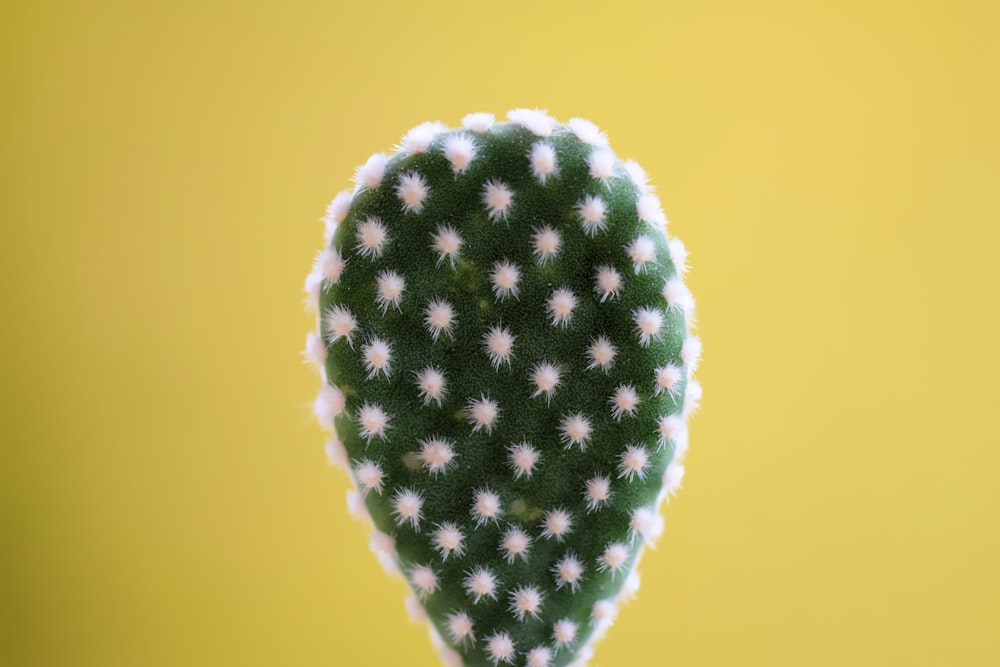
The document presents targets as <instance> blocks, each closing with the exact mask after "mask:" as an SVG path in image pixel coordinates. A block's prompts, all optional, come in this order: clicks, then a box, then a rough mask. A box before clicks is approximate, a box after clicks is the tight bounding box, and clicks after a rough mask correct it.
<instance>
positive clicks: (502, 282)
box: [490, 260, 521, 301]
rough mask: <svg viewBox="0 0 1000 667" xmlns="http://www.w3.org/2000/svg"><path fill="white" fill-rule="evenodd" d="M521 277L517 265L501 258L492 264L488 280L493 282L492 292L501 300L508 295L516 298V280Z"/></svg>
mask: <svg viewBox="0 0 1000 667" xmlns="http://www.w3.org/2000/svg"><path fill="white" fill-rule="evenodd" d="M520 279H521V272H520V271H518V269H517V265H515V264H513V263H511V262H508V261H507V260H502V261H499V262H497V263H496V264H494V265H493V271H492V272H491V273H490V282H491V283H493V293H494V294H495V295H496V297H497V298H498V299H500V300H501V301H503V300H504V299H506V298H507V297H509V296H512V297H514V298H517V282H518V281H519V280H520Z"/></svg>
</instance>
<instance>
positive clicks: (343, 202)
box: [323, 190, 352, 244]
mask: <svg viewBox="0 0 1000 667" xmlns="http://www.w3.org/2000/svg"><path fill="white" fill-rule="evenodd" d="M351 200H352V197H351V191H350V190H343V191H341V192H338V193H337V196H336V197H334V198H333V201H331V202H330V204H329V205H328V206H327V207H326V215H324V216H323V225H324V228H323V241H324V242H325V243H327V244H329V243H330V240H331V239H332V238H333V233H334V232H335V231H337V227H338V225H340V223H342V222H343V221H344V220H346V219H347V214H348V213H350V211H351Z"/></svg>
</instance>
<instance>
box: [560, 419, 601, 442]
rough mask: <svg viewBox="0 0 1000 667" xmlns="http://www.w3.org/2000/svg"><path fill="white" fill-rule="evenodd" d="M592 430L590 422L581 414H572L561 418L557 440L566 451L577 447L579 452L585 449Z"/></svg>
mask: <svg viewBox="0 0 1000 667" xmlns="http://www.w3.org/2000/svg"><path fill="white" fill-rule="evenodd" d="M592 430H593V427H592V426H591V424H590V420H589V419H587V418H586V417H584V416H583V415H582V414H581V413H579V412H574V413H573V414H570V415H564V416H563V418H562V421H561V422H560V424H559V439H560V440H561V441H562V442H563V445H565V447H566V449H569V448H570V447H572V446H573V445H577V446H578V447H579V448H580V451H584V450H585V449H586V448H587V441H588V440H590V433H591V431H592Z"/></svg>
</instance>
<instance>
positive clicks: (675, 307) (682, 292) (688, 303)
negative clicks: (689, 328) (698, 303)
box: [661, 276, 694, 313]
mask: <svg viewBox="0 0 1000 667" xmlns="http://www.w3.org/2000/svg"><path fill="white" fill-rule="evenodd" d="M661 294H663V300H664V301H666V302H667V310H670V311H673V312H677V311H683V312H685V313H690V312H691V311H693V310H694V297H693V296H691V290H689V289H688V288H687V285H685V284H684V281H683V280H681V279H680V278H677V277H676V276H675V277H673V278H671V279H670V280H668V281H667V282H666V283H664V284H663V291H662V292H661Z"/></svg>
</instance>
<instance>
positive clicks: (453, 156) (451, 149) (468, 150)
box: [444, 133, 476, 174]
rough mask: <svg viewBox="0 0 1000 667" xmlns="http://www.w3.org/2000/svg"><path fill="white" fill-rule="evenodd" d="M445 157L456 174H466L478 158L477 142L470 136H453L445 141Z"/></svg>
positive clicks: (463, 134)
mask: <svg viewBox="0 0 1000 667" xmlns="http://www.w3.org/2000/svg"><path fill="white" fill-rule="evenodd" d="M444 156H445V157H446V158H448V162H450V163H451V168H452V170H453V171H454V172H455V173H456V174H461V173H464V172H465V170H466V169H468V168H469V164H470V163H471V162H472V161H473V160H474V159H475V157H476V142H475V140H473V138H472V137H470V136H469V135H468V134H465V133H462V134H453V135H451V136H450V137H448V138H447V139H445V141H444Z"/></svg>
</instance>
